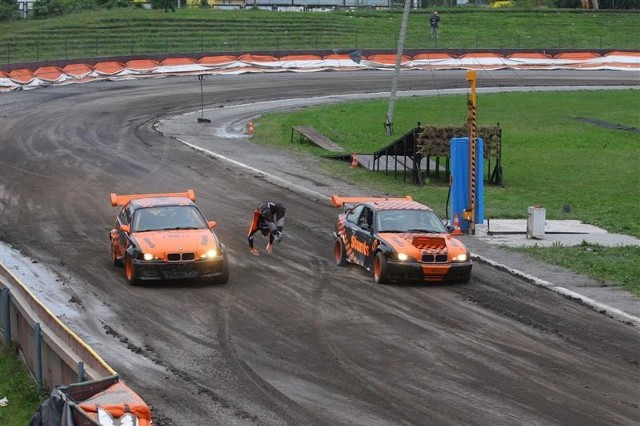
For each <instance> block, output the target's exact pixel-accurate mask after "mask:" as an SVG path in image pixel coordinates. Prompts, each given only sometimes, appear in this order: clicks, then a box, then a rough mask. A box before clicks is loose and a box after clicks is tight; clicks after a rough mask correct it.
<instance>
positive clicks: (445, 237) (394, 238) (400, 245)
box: [379, 232, 467, 254]
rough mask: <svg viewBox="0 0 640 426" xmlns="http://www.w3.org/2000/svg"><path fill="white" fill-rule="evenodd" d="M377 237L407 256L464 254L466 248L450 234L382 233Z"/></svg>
mask: <svg viewBox="0 0 640 426" xmlns="http://www.w3.org/2000/svg"><path fill="white" fill-rule="evenodd" d="M379 237H380V238H381V239H382V240H384V242H385V243H387V244H388V245H389V246H391V247H393V248H394V249H395V250H396V251H403V252H407V254H409V253H411V252H414V253H424V252H434V253H435V252H439V253H442V252H451V253H453V254H457V253H458V252H466V251H467V248H466V246H465V245H464V244H463V243H462V242H461V241H460V240H458V239H456V238H454V237H452V236H451V235H450V234H425V233H415V232H406V233H396V232H384V233H380V234H379Z"/></svg>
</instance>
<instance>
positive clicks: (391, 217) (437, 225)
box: [376, 210, 448, 233]
mask: <svg viewBox="0 0 640 426" xmlns="http://www.w3.org/2000/svg"><path fill="white" fill-rule="evenodd" d="M376 229H377V230H378V232H433V233H444V232H448V231H447V228H446V227H445V226H444V225H443V223H442V221H441V220H440V218H439V217H438V215H436V214H435V212H433V211H431V210H382V211H379V212H378V214H377V216H376Z"/></svg>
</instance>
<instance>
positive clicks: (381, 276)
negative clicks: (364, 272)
mask: <svg viewBox="0 0 640 426" xmlns="http://www.w3.org/2000/svg"><path fill="white" fill-rule="evenodd" d="M387 275H388V266H387V258H386V257H385V256H384V254H383V253H382V252H381V251H379V252H378V253H376V258H375V259H374V261H373V280H374V281H375V282H377V283H378V284H385V283H387V282H389V278H388V276H387Z"/></svg>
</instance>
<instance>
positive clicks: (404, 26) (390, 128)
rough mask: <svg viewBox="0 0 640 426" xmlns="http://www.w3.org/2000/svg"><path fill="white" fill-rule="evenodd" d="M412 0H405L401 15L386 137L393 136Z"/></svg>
mask: <svg viewBox="0 0 640 426" xmlns="http://www.w3.org/2000/svg"><path fill="white" fill-rule="evenodd" d="M411 2H412V0H405V2H404V11H403V13H402V24H401V26H400V38H399V40H398V53H397V55H396V68H395V70H394V73H393V80H392V82H391V96H390V97H389V108H388V109H387V118H386V120H385V122H384V130H385V133H386V134H387V135H392V134H393V110H394V109H395V104H396V92H397V90H398V77H399V76H400V65H401V64H402V52H403V51H404V42H405V39H406V38H407V26H408V24H409V10H410V9H411Z"/></svg>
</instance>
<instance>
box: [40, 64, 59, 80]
mask: <svg viewBox="0 0 640 426" xmlns="http://www.w3.org/2000/svg"><path fill="white" fill-rule="evenodd" d="M63 74H64V73H63V72H62V70H61V69H60V68H58V67H40V68H38V69H37V70H36V71H35V72H34V73H33V75H34V76H36V77H38V78H39V79H40V80H47V81H57V80H58V79H59V78H60V77H61V76H62V75H63Z"/></svg>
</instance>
